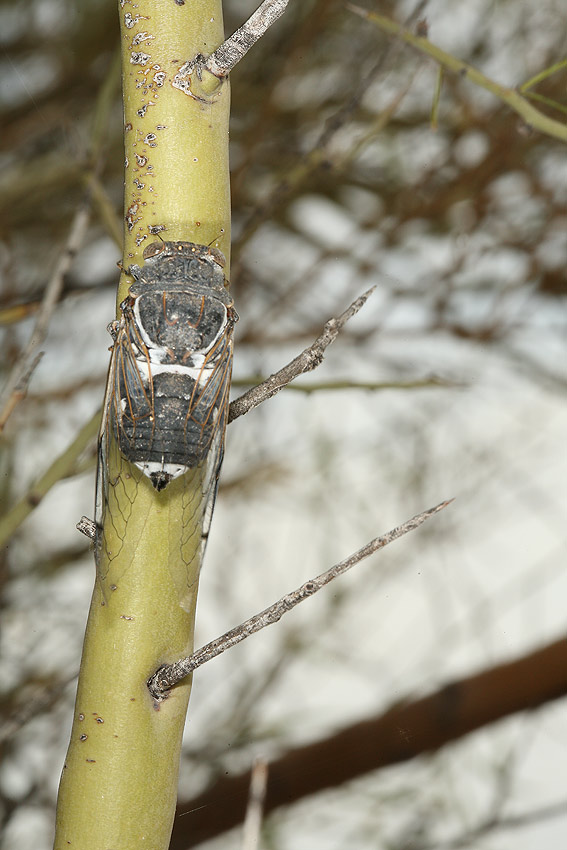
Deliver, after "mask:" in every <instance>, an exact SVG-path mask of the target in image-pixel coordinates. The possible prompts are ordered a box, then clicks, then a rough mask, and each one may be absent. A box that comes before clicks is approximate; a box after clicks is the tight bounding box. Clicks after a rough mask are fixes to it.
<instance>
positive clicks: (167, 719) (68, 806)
mask: <svg viewBox="0 0 567 850" xmlns="http://www.w3.org/2000/svg"><path fill="white" fill-rule="evenodd" d="M119 10H120V24H121V36H122V76H123V90H124V115H125V149H126V165H125V229H124V255H123V272H122V275H121V280H120V285H119V291H118V304H120V303H121V301H122V300H123V298H124V297H125V296H126V295H127V293H128V288H129V286H130V285H131V282H132V279H131V277H130V276H129V275H128V274H127V269H128V266H129V265H130V264H132V263H134V262H135V263H137V264H138V265H143V257H142V252H143V250H144V248H145V247H146V246H147V245H149V244H151V243H152V242H154V241H156V240H158V239H159V238H163V239H165V240H169V241H178V240H188V241H192V242H196V243H199V244H214V245H215V247H218V248H219V249H220V250H221V251H222V252H223V253H224V254H225V256H226V258H227V260H228V252H229V245H230V198H229V181H228V176H229V175H228V117H229V88H228V82H227V81H226V80H223V81H220V80H218V79H217V78H215V77H213V76H212V75H211V74H208V73H205V74H204V75H203V78H202V80H200V81H198V82H199V90H198V97H193V96H187V95H186V94H185V93H184V92H183V91H180V90H179V89H177V88H175V87H173V86H172V80H173V78H174V76H175V74H176V72H177V71H178V70H179V67H180V66H181V65H182V64H183V63H184V62H185V61H186V60H187V59H190V58H191V57H193V56H196V55H197V54H199V53H204V54H207V53H211V52H212V51H213V50H214V49H215V48H216V47H218V45H219V44H221V42H222V40H223V25H222V4H221V0H199V3H197V4H194V3H185V4H183V5H178V4H177V3H175V2H174V1H173V0H167V2H166V1H165V0H160V2H156V0H138V2H137V4H136V5H135V6H134V5H133V4H129V3H123V2H121V3H120V7H119ZM196 82H197V81H194V83H196ZM226 274H227V276H228V271H226ZM106 463H107V467H106V469H107V476H108V482H109V483H108V486H107V488H106V492H105V493H104V504H105V506H106V509H105V512H104V514H103V527H102V530H101V532H100V534H101V542H100V545H99V546H98V547H97V548H98V550H99V552H98V565H97V566H98V570H97V580H96V584H95V590H94V594H93V599H92V603H91V609H90V614H89V621H88V624H87V631H86V635H85V643H84V648H83V658H82V662H81V672H80V677H79V686H78V692H77V703H76V707H75V716H74V723H73V729H72V732H71V743H70V745H69V751H68V754H67V760H66V764H65V767H64V770H63V776H62V779H61V786H60V790H59V801H58V813H57V832H56V839H55V848H56V850H64V848H65V850H68V848H69V847H75V848H79V850H107V849H108V848H116V850H118V848H119V849H120V850H140V848H141V847H148V848H151V850H166V848H167V847H168V844H169V837H170V833H171V827H172V823H173V815H174V811H175V802H176V793H177V776H178V764H179V753H180V748H181V738H182V734H183V727H184V723H185V714H186V709H187V704H188V700H189V694H190V689H191V683H190V681H188V682H187V683H184V684H183V685H182V686H181V687H179V688H177V689H176V692H175V697H173V698H172V699H170V700H167V704H164V705H162V706H159V707H157V706H156V705H155V703H154V702H153V700H152V699H151V697H150V695H149V693H148V690H147V687H146V680H147V679H148V677H149V676H150V674H151V673H152V672H153V671H155V669H156V668H157V667H159V666H160V664H163V663H164V662H165V663H167V662H172V661H174V660H176V659H177V658H179V657H180V656H182V655H185V654H186V653H187V652H190V651H191V649H192V645H193V627H194V616H195V605H196V599H197V588H198V577H199V569H200V557H201V556H200V545H201V528H200V520H199V521H197V520H191V521H190V523H189V525H188V523H187V517H190V518H191V517H194V516H200V511H199V510H198V509H197V508H198V504H197V503H198V502H199V501H200V500H201V498H202V488H201V484H202V481H201V478H202V472H201V468H200V467H197V468H196V469H194V470H190V471H189V472H188V473H186V474H185V475H183V476H181V477H180V478H178V479H175V481H172V482H171V483H170V484H169V485H168V487H167V488H166V489H164V490H163V491H162V492H157V491H156V490H154V488H153V487H152V485H151V483H150V481H149V479H147V478H146V477H145V476H144V475H143V474H142V473H141V472H140V471H139V470H138V469H137V468H136V467H133V466H131V465H129V464H128V463H127V462H126V461H125V459H124V457H123V456H122V455H121V454H120V452H119V450H118V448H117V447H116V443H115V442H112V443H111V450H110V452H109V457H108V458H106ZM191 523H192V524H191Z"/></svg>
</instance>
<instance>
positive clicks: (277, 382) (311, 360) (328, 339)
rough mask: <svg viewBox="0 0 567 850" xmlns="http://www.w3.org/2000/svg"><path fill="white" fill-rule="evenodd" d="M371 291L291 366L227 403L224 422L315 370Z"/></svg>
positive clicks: (343, 314) (356, 301) (328, 324)
mask: <svg viewBox="0 0 567 850" xmlns="http://www.w3.org/2000/svg"><path fill="white" fill-rule="evenodd" d="M374 289H375V287H374V286H373V287H372V288H371V289H368V290H367V291H366V292H365V293H363V294H362V295H359V297H358V298H357V299H356V300H355V301H353V302H352V304H351V305H350V307H348V308H347V309H346V310H345V311H344V313H341V315H340V316H339V317H338V318H336V319H329V321H328V322H327V323H326V325H325V327H324V328H323V333H321V334H320V335H319V336H318V337H317V339H316V340H315V342H314V343H312V344H311V345H310V346H308V347H307V348H306V349H304V350H303V351H302V352H301V354H298V355H297V357H294V359H293V360H292V361H291V363H288V364H287V366H284V367H283V368H282V369H280V370H279V371H278V372H276V373H275V374H274V375H270V377H269V378H267V380H265V381H263V382H262V383H261V384H258V385H257V386H256V387H252V389H250V390H248V392H245V393H243V395H241V396H240V397H239V398H236V399H234V401H233V402H231V405H230V409H229V412H228V421H229V422H233V421H234V420H235V419H238V417H239V416H243V415H244V414H245V413H248V411H249V410H252V408H253V407H258V405H259V404H261V403H262V402H263V401H266V399H268V398H271V397H272V396H273V395H275V394H276V393H279V391H280V390H283V388H284V387H285V386H287V384H289V382H290V381H293V379H294V378H297V377H298V375H303V374H304V372H311V371H312V370H313V369H316V368H317V366H319V364H320V363H321V361H322V360H323V355H324V353H325V349H326V348H328V347H329V345H330V344H331V343H332V342H334V341H335V340H336V338H337V336H338V335H339V333H340V331H341V330H342V328H343V326H344V325H345V324H346V323H347V322H348V320H349V319H351V318H352V317H353V316H354V315H356V313H358V311H359V310H360V308H361V307H362V306H363V305H364V304H365V303H366V301H367V300H368V298H369V297H370V295H371V294H372V293H373V292H374Z"/></svg>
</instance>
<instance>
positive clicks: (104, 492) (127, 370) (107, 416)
mask: <svg viewBox="0 0 567 850" xmlns="http://www.w3.org/2000/svg"><path fill="white" fill-rule="evenodd" d="M139 350H142V349H141V348H140V349H139ZM143 365H144V363H143V360H142V361H141V362H140V361H139V360H137V359H136V356H135V352H134V350H133V348H132V328H131V327H130V323H129V322H128V321H127V320H126V319H125V318H124V317H123V318H122V320H121V323H120V327H119V329H118V332H117V335H116V338H115V341H114V345H113V347H112V354H111V358H110V366H109V370H108V379H107V385H106V394H105V399H104V406H103V413H102V421H101V427H100V432H99V445H98V470H97V486H96V500H95V521H96V524H97V530H98V531H97V537H98V540H97V547H96V548H97V560H98V551H100V545H102V544H103V541H102V536H103V525H104V522H105V513H106V511H107V510H108V509H109V503H110V502H109V498H110V493H109V468H110V466H112V465H113V464H114V465H116V464H120V463H121V462H122V460H121V458H122V453H123V452H124V450H125V449H126V450H127V448H128V447H129V446H131V445H132V443H133V441H134V440H135V439H136V429H137V427H138V425H139V423H140V422H147V420H148V419H149V417H150V416H151V412H152V380H151V373H150V372H149V368H147V369H146V370H143V371H141V368H142V369H143ZM144 372H145V374H144ZM116 471H117V472H118V471H119V470H118V469H117V470H116ZM119 513H120V516H118V515H117V516H113V523H114V525H115V526H116V525H118V528H117V531H118V533H119V537H120V538H122V537H123V532H125V527H124V528H123V529H122V528H121V526H122V525H124V526H125V524H126V521H127V518H126V517H125V516H124V514H123V512H119ZM117 551H118V550H116V552H115V553H117Z"/></svg>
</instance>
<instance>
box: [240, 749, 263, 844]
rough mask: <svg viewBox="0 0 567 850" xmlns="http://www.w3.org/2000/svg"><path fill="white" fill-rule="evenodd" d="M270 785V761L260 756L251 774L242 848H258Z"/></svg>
mask: <svg viewBox="0 0 567 850" xmlns="http://www.w3.org/2000/svg"><path fill="white" fill-rule="evenodd" d="M267 785H268V762H267V761H266V759H264V758H261V757H258V758H257V759H255V760H254V764H253V765H252V771H251V774H250V791H249V793H248V805H247V807H246V816H245V818H244V826H243V834H242V847H241V850H257V847H258V844H259V843H260V829H261V827H262V816H263V813H264V800H265V799H266V788H267Z"/></svg>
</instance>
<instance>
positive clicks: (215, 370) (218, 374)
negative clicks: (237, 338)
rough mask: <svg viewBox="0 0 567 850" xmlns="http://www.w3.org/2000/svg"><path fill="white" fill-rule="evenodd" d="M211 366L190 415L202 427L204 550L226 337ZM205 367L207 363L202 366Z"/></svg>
mask: <svg viewBox="0 0 567 850" xmlns="http://www.w3.org/2000/svg"><path fill="white" fill-rule="evenodd" d="M212 357H214V361H213V362H214V365H213V367H212V369H210V370H208V371H209V372H210V374H208V375H207V378H206V380H204V381H203V380H202V381H200V382H199V384H198V385H197V388H196V392H195V395H194V399H193V403H192V406H191V409H190V411H189V417H190V418H191V420H192V421H193V422H196V423H199V424H200V425H201V429H202V430H201V433H202V438H203V441H204V443H203V445H202V446H201V451H202V452H203V454H206V457H205V461H204V465H205V471H204V476H203V488H202V492H203V503H202V528H203V531H202V538H203V550H202V555H204V550H205V546H206V542H207V538H208V536H209V529H210V526H211V520H212V516H213V511H214V507H215V500H216V495H217V490H218V482H219V475H220V469H221V466H222V461H223V457H224V440H225V432H226V425H227V421H228V406H229V393H230V379H231V375H232V340H231V339H230V337H229V336H228V335H227V336H225V337H223V338H222V339H221V340H220V350H219V349H217V350H216V351H215V352H213V353H212ZM205 367H206V363H205ZM203 371H204V372H205V369H204V370H203Z"/></svg>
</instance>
